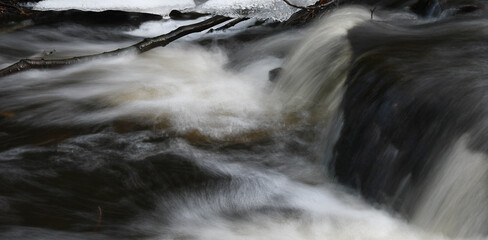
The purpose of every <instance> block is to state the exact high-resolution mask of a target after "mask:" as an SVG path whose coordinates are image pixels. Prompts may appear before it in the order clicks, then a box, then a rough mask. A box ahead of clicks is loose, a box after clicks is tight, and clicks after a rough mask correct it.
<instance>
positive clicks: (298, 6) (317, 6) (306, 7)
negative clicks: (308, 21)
mask: <svg viewBox="0 0 488 240" xmlns="http://www.w3.org/2000/svg"><path fill="white" fill-rule="evenodd" d="M283 1H284V2H285V3H286V4H288V5H290V6H292V7H295V8H300V9H303V10H307V11H312V10H315V9H320V8H324V7H327V6H329V5H331V4H332V3H335V1H336V0H331V1H330V2H327V3H322V4H319V5H312V6H300V5H296V4H294V3H292V2H290V1H289V0H283Z"/></svg>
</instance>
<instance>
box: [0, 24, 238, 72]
mask: <svg viewBox="0 0 488 240" xmlns="http://www.w3.org/2000/svg"><path fill="white" fill-rule="evenodd" d="M230 19H231V18H229V17H224V16H214V17H212V18H209V19H207V20H204V21H202V22H198V23H195V24H190V25H185V26H181V27H179V28H177V29H175V30H173V31H171V32H169V33H167V34H164V35H160V36H157V37H154V38H147V39H144V40H143V41H141V42H138V43H136V44H134V45H131V46H129V47H125V48H119V49H117V50H113V51H110V52H103V53H98V54H93V55H86V56H78V57H72V58H66V59H53V60H45V59H22V60H20V61H18V62H16V63H14V64H12V65H10V66H8V67H6V68H4V69H1V70H0V77H5V76H7V75H10V74H14V73H17V72H21V71H26V70H29V69H42V68H55V67H61V66H66V65H72V64H76V63H82V62H87V61H91V60H94V59H99V58H103V57H113V56H118V55H121V54H125V53H129V52H136V53H138V54H140V53H143V52H146V51H149V50H151V49H153V48H156V47H164V46H166V45H168V44H169V43H171V42H173V41H175V40H177V39H179V38H181V37H183V36H186V35H188V34H191V33H195V32H201V31H203V30H205V29H208V28H211V27H213V26H215V25H218V24H220V23H223V22H226V21H228V20H230Z"/></svg>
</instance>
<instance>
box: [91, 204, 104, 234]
mask: <svg viewBox="0 0 488 240" xmlns="http://www.w3.org/2000/svg"><path fill="white" fill-rule="evenodd" d="M102 217H103V214H102V207H101V206H100V205H98V222H97V225H96V226H95V229H94V230H93V231H94V232H96V231H98V229H99V228H100V225H102Z"/></svg>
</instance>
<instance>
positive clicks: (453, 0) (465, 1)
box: [410, 0, 485, 17]
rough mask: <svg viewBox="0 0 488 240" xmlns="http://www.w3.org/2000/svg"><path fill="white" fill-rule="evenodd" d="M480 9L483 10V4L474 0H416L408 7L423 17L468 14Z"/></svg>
mask: <svg viewBox="0 0 488 240" xmlns="http://www.w3.org/2000/svg"><path fill="white" fill-rule="evenodd" d="M481 9H485V3H484V2H482V1H476V0H446V1H436V0H418V1H417V2H416V3H414V4H412V5H411V6H410V10H411V11H412V12H414V13H416V14H418V15H421V16H424V17H437V16H440V15H441V14H445V15H459V14H468V13H472V12H475V11H477V10H481Z"/></svg>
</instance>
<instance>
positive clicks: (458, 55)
mask: <svg viewBox="0 0 488 240" xmlns="http://www.w3.org/2000/svg"><path fill="white" fill-rule="evenodd" d="M378 15H380V16H381V17H382V18H381V19H380V18H379V17H376V15H375V19H374V20H372V21H367V20H370V19H371V14H370V11H369V10H367V9H363V8H357V7H352V8H344V9H340V10H338V11H336V12H334V13H333V14H332V15H330V16H329V17H327V18H326V19H325V20H324V21H319V22H317V23H316V25H315V27H314V28H313V29H312V30H311V31H310V33H309V34H308V36H306V37H305V39H304V40H303V42H302V43H301V44H300V45H299V46H298V47H297V49H296V50H295V52H294V53H293V54H292V55H291V57H289V58H288V60H287V61H286V62H285V64H284V65H283V71H282V72H281V75H280V77H279V79H278V87H277V89H276V90H275V93H278V94H280V97H281V98H282V99H283V102H284V104H285V106H286V107H285V109H287V110H290V111H292V112H300V111H302V110H312V112H314V111H315V112H320V113H319V115H320V116H321V117H322V118H324V117H325V119H326V120H325V127H324V128H325V130H323V138H322V140H321V141H320V143H319V147H317V151H318V152H319V155H320V156H319V157H320V158H321V159H322V162H323V163H324V164H325V165H326V167H327V168H328V169H327V171H328V172H329V173H331V175H332V177H333V178H336V179H337V180H338V181H339V182H342V183H344V184H346V185H348V186H350V187H352V188H355V189H357V190H358V191H359V192H361V193H362V194H363V195H364V197H365V198H366V199H368V200H370V201H374V202H380V203H383V204H386V205H387V206H391V207H392V208H393V209H396V210H397V211H400V212H401V213H402V214H403V215H404V216H406V217H407V218H409V219H410V220H411V221H413V222H414V223H416V224H417V225H419V226H421V227H422V228H425V229H429V230H433V231H436V232H440V233H442V234H445V235H447V236H449V237H454V238H466V237H480V236H481V237H483V236H486V234H487V230H486V226H487V225H488V208H487V207H486V201H487V199H488V192H487V184H488V158H487V156H486V151H485V150H484V149H486V147H483V146H485V145H486V144H485V143H479V142H484V141H483V140H482V139H484V138H483V136H480V135H483V134H480V133H476V139H475V140H472V139H468V138H467V137H465V133H466V132H477V130H475V129H476V127H473V126H483V124H481V125H480V123H479V122H480V121H481V122H483V121H484V119H486V118H485V117H484V116H485V115H486V111H485V109H484V108H483V107H482V105H480V101H483V100H484V99H485V95H486V94H485V93H486V92H484V90H486V89H485V85H486V84H485V80H486V78H485V76H486V73H485V71H483V68H479V67H477V65H479V63H480V62H486V57H484V56H483V54H482V53H483V52H485V51H486V48H485V47H481V46H480V45H479V41H480V40H483V39H486V38H487V36H486V31H485V29H486V26H485V25H486V24H481V22H480V21H476V20H472V19H468V20H466V21H460V22H457V23H453V22H452V21H449V20H438V22H435V21H431V22H424V21H421V20H417V21H397V20H398V18H400V19H403V20H405V19H407V18H408V17H409V16H408V15H403V16H402V15H401V14H398V13H397V14H396V15H394V14H390V13H388V12H379V13H378ZM480 29H483V30H481V31H480ZM452 45H456V46H458V47H457V48H456V49H453V48H452ZM483 129H484V128H483ZM481 132H483V131H481ZM461 136H463V137H461ZM449 146H454V147H453V148H452V149H450V150H446V149H449Z"/></svg>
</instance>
